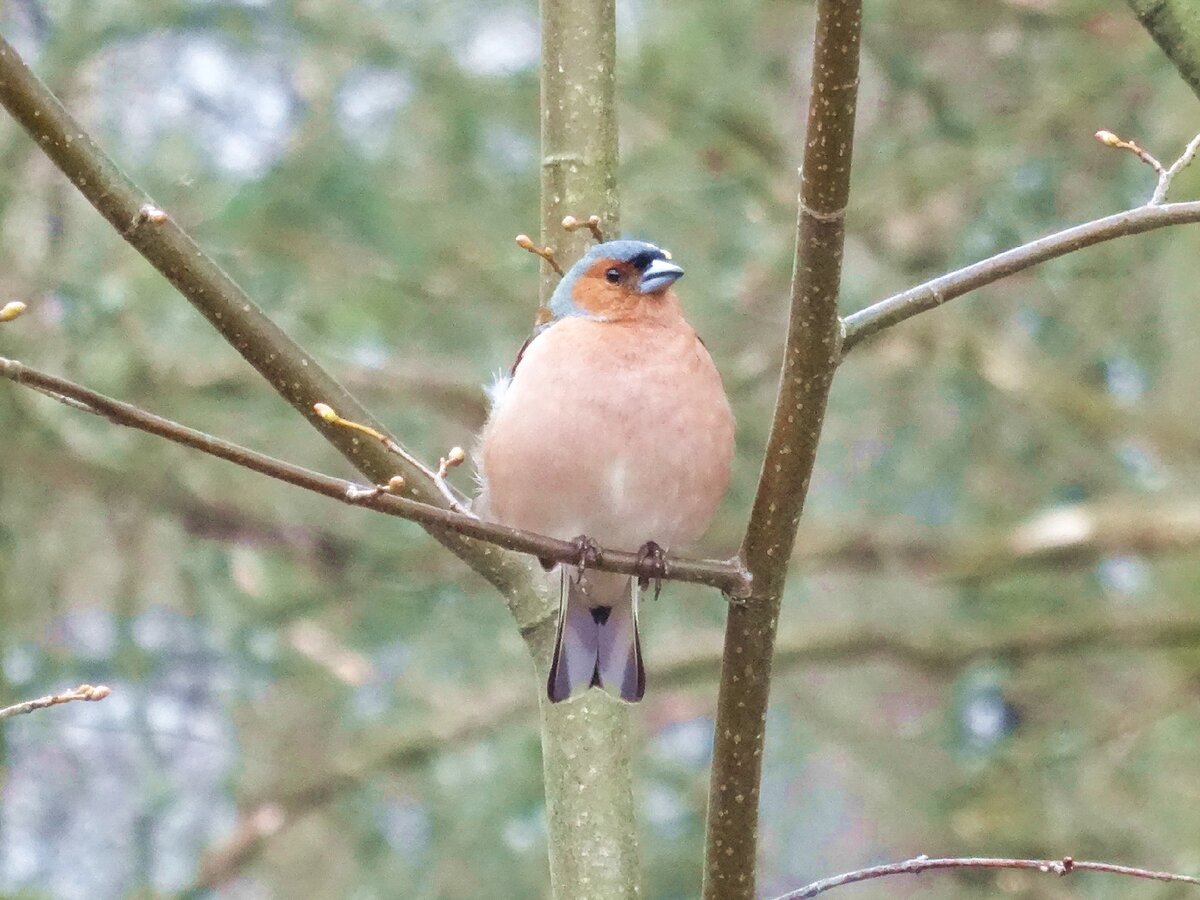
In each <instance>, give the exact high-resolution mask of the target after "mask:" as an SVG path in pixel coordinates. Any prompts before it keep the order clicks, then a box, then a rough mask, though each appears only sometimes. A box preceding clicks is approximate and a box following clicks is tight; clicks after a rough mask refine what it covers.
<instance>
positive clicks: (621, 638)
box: [546, 566, 646, 703]
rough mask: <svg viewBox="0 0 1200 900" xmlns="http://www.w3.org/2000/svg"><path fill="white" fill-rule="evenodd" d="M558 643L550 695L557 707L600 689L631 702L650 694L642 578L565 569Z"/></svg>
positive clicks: (552, 670)
mask: <svg viewBox="0 0 1200 900" xmlns="http://www.w3.org/2000/svg"><path fill="white" fill-rule="evenodd" d="M561 569H562V593H561V601H560V606H559V616H558V639H557V641H556V642H555V645H554V659H553V661H552V662H551V663H550V677H549V679H547V682H546V693H547V695H548V696H549V697H550V702H551V703H558V702H560V701H562V700H566V699H567V698H568V697H573V696H574V695H575V694H577V693H579V692H581V691H585V690H587V689H588V688H589V687H598V688H602V689H603V690H606V691H608V692H609V693H610V694H613V695H615V696H618V697H620V698H621V699H622V700H626V701H628V702H630V703H637V701H639V700H641V699H642V695H643V694H645V693H646V670H645V669H644V668H643V667H642V644H641V640H640V638H639V637H638V596H639V594H640V589H639V588H638V583H637V579H636V578H628V577H626V576H624V575H613V574H612V573H608V572H594V571H584V572H583V573H582V574H581V575H580V576H579V577H578V578H577V577H576V575H575V570H574V569H573V568H571V567H568V566H562V567H561Z"/></svg>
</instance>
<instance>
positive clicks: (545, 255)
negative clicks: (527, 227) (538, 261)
mask: <svg viewBox="0 0 1200 900" xmlns="http://www.w3.org/2000/svg"><path fill="white" fill-rule="evenodd" d="M516 241H517V246H518V247H520V248H521V249H522V250H527V251H529V252H530V253H532V254H533V255H534V256H540V257H541V258H542V259H544V260H545V261H546V262H548V263H549V264H550V268H552V269H553V270H554V271H555V272H557V273H558V274H559V277H560V278H561V277H562V276H563V275H564V274H565V273H564V272H563V267H562V265H561V264H559V261H558V257H556V256H555V255H554V248H553V247H539V246H538V245H537V244H535V243H534V242H533V238H531V237H530V236H529V235H527V234H518V235H517V237H516Z"/></svg>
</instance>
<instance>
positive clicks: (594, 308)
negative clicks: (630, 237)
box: [550, 241, 683, 320]
mask: <svg viewBox="0 0 1200 900" xmlns="http://www.w3.org/2000/svg"><path fill="white" fill-rule="evenodd" d="M682 275H683V269H681V268H679V266H677V265H675V263H673V262H671V259H670V255H669V254H667V253H666V251H664V250H660V249H659V248H658V247H656V246H654V245H653V244H648V243H646V242H645V241H606V242H605V243H603V244H597V245H596V246H594V247H592V248H591V249H590V250H588V252H587V253H585V254H584V255H583V258H582V259H580V260H579V262H577V263H575V265H573V266H571V270H570V271H569V272H567V274H566V275H564V276H563V279H562V281H560V282H559V283H558V287H557V288H555V290H554V294H553V296H551V298H550V311H551V313H553V315H554V318H555V319H562V318H566V317H567V316H587V317H588V318H593V319H609V320H615V319H627V318H631V317H633V316H636V315H637V314H638V312H639V311H641V310H645V309H646V308H647V307H648V306H650V305H653V304H656V303H661V301H662V300H663V299H664V298H665V296H666V295H667V293H668V291H669V290H670V287H671V285H672V284H674V283H675V282H676V281H677V280H678V279H679V278H680V277H681V276H682Z"/></svg>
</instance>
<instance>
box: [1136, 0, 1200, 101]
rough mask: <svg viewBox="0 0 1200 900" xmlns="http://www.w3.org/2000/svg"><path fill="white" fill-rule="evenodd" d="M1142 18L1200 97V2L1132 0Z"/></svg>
mask: <svg viewBox="0 0 1200 900" xmlns="http://www.w3.org/2000/svg"><path fill="white" fill-rule="evenodd" d="M1128 2H1129V6H1130V8H1131V9H1133V12H1134V14H1135V15H1136V16H1137V17H1138V21H1139V22H1141V23H1142V25H1143V26H1144V27H1145V29H1146V30H1147V31H1148V32H1150V35H1151V36H1152V37H1153V38H1154V40H1155V41H1156V42H1157V43H1158V46H1159V47H1161V48H1162V50H1163V53H1165V54H1167V57H1168V58H1169V59H1170V60H1171V62H1173V63H1174V64H1175V68H1176V69H1178V70H1179V74H1180V75H1182V76H1183V80H1184V81H1186V82H1187V83H1188V84H1189V85H1190V86H1191V88H1192V90H1193V91H1194V92H1195V93H1196V96H1197V97H1200V3H1197V2H1196V0H1128Z"/></svg>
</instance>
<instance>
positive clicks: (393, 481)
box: [387, 475, 407, 494]
mask: <svg viewBox="0 0 1200 900" xmlns="http://www.w3.org/2000/svg"><path fill="white" fill-rule="evenodd" d="M406 484H407V482H406V481H405V480H404V476H403V475H393V476H392V477H391V478H389V479H388V483H387V489H388V493H389V494H399V493H400V492H401V491H403V490H404V486H405V485H406Z"/></svg>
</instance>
